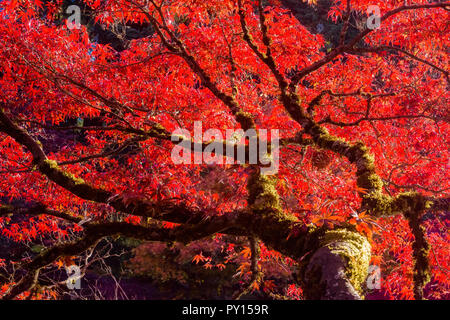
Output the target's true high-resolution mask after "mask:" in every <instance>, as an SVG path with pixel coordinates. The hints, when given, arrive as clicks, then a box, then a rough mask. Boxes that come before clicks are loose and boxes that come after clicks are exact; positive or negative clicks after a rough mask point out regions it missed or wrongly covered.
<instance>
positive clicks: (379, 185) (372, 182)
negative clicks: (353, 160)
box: [356, 171, 383, 191]
mask: <svg viewBox="0 0 450 320" xmlns="http://www.w3.org/2000/svg"><path fill="white" fill-rule="evenodd" d="M356 183H357V185H358V187H360V188H364V189H366V190H376V191H381V190H382V189H383V181H381V179H380V177H379V176H378V175H377V174H376V173H373V172H371V171H366V172H365V173H363V174H360V175H358V178H357V180H356Z"/></svg>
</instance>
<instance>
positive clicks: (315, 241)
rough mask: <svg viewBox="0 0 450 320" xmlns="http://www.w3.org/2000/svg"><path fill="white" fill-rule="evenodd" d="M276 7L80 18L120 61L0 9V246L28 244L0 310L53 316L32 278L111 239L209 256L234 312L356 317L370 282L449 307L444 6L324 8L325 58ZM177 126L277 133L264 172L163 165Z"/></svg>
mask: <svg viewBox="0 0 450 320" xmlns="http://www.w3.org/2000/svg"><path fill="white" fill-rule="evenodd" d="M285 2H288V1H278V0H268V1H262V0H259V1H258V0H225V1H224V0H209V1H194V0H170V1H169V0H167V1H164V0H105V1H100V0H85V1H84V5H85V7H86V8H89V10H90V16H91V17H92V19H93V21H94V22H93V23H94V24H95V25H96V26H98V27H99V28H101V29H102V30H112V31H111V32H113V33H115V35H116V38H117V39H119V40H121V41H122V42H121V44H122V46H123V47H122V48H121V50H116V49H115V48H113V47H112V45H111V44H107V43H106V44H101V43H100V42H96V41H93V40H92V39H91V38H90V34H89V28H90V27H91V26H92V25H89V24H86V23H85V22H83V21H82V22H81V26H79V28H68V27H67V25H66V24H65V23H63V22H61V21H64V20H62V19H61V15H62V14H64V13H61V8H62V7H63V4H65V1H62V0H53V1H44V2H43V1H41V0H4V1H1V2H0V19H1V23H0V154H1V157H0V173H1V178H0V201H1V202H2V203H1V204H2V206H1V207H0V237H2V238H3V239H8V241H14V242H19V243H23V244H26V245H28V247H30V248H31V247H32V246H33V245H34V247H33V248H34V249H33V250H30V251H29V252H27V253H26V254H23V255H21V256H20V257H7V258H2V259H0V268H1V269H0V296H2V297H3V299H13V298H27V297H28V298H38V299H48V298H55V297H56V296H55V291H54V287H49V286H46V285H45V283H48V282H45V281H43V277H44V276H43V274H44V273H45V271H46V270H50V269H52V268H56V267H58V266H59V267H61V266H62V265H64V264H65V265H66V266H67V265H71V264H73V263H74V262H73V261H74V259H75V260H76V259H77V257H79V256H80V255H82V254H83V253H84V252H86V251H88V250H90V249H91V248H93V247H95V246H96V245H97V243H98V242H99V241H100V240H101V239H103V238H105V237H112V236H123V237H131V238H136V239H140V240H145V241H149V242H169V243H173V242H176V243H180V244H188V243H190V242H193V241H198V240H199V239H202V241H203V242H202V243H203V244H205V246H206V244H207V243H208V242H214V243H216V244H217V247H220V248H222V249H223V251H224V252H226V253H227V254H229V256H230V257H231V255H232V254H234V255H238V256H239V257H240V259H239V263H238V264H239V266H238V269H237V270H236V272H237V273H238V274H239V275H240V276H241V277H242V288H241V290H239V291H238V292H237V293H236V295H235V296H234V297H235V298H239V297H241V296H242V295H243V294H245V293H248V292H250V291H257V290H261V291H264V292H266V293H268V294H271V295H272V296H273V297H275V298H276V297H281V296H280V293H282V294H284V295H287V296H289V297H291V298H292V297H302V298H307V299H357V298H361V297H363V296H364V295H365V294H367V288H366V278H367V272H368V271H367V270H368V268H369V265H375V266H379V267H380V268H381V273H382V282H381V285H382V290H383V292H384V294H385V295H387V296H388V297H390V298H394V299H398V298H404V299H411V298H416V299H422V298H424V296H425V297H426V298H432V299H442V298H445V297H447V298H448V293H449V281H448V270H449V268H450V266H449V260H448V254H449V252H448V241H449V232H448V209H449V207H448V192H447V191H448V189H449V183H448V173H447V171H446V170H447V169H448V145H449V144H448V133H449V129H450V127H449V113H448V110H449V109H448V99H449V95H448V88H449V71H448V68H447V65H448V61H449V60H448V49H449V45H450V42H449V38H448V35H449V34H450V32H449V19H448V10H449V9H450V2H442V1H435V2H430V1H414V3H410V4H405V2H404V1H398V0H388V1H367V0H351V1H330V2H329V3H330V5H329V7H328V8H327V9H328V18H329V21H332V22H334V23H335V24H336V25H338V26H340V31H339V37H338V40H337V41H335V43H333V42H331V41H328V40H327V39H325V38H324V36H322V35H321V34H319V33H317V32H316V31H315V26H314V27H313V28H311V26H305V25H303V24H302V23H301V22H299V20H298V19H296V17H295V16H293V14H292V12H291V11H290V10H288V9H287V8H286V7H285V5H284V4H285ZM319 2H320V1H319ZM407 2H409V1H407ZM308 5H309V6H311V7H314V6H316V5H317V1H308ZM373 5H377V6H378V9H379V10H380V12H381V17H375V18H376V19H378V18H379V23H380V25H379V27H378V28H370V27H369V23H368V22H367V23H366V20H367V21H368V19H371V18H374V17H370V16H369V17H368V16H367V15H368V14H367V9H368V7H369V6H373ZM130 25H137V26H147V27H148V28H149V29H150V30H151V32H149V34H148V35H147V36H145V37H135V38H134V39H130V38H126V37H125V36H126V30H127V26H130ZM350 29H352V32H350V31H349V30H350ZM195 121H201V122H202V126H203V130H207V129H210V128H215V129H219V130H221V131H222V132H225V130H226V129H238V128H242V129H244V130H248V129H268V130H270V129H277V130H279V132H280V140H279V143H280V150H279V152H280V159H279V162H280V163H279V171H278V172H277V173H276V174H273V175H267V174H263V173H262V172H261V169H260V167H259V166H258V165H256V164H243V165H236V164H217V165H203V164H191V165H180V164H175V163H174V162H173V161H172V159H171V152H172V149H173V147H174V142H172V140H171V132H173V131H174V130H175V129H178V128H183V129H187V130H189V131H190V132H193V129H194V122H195ZM184 139H187V138H184ZM224 143H240V144H244V145H245V144H246V143H248V141H247V142H246V141H241V142H231V141H224ZM188 145H189V148H191V147H192V149H194V143H193V141H191V140H189V141H188ZM208 145H209V142H204V143H203V144H202V145H201V148H204V149H206V148H207V147H208ZM244 148H245V146H244ZM204 149H203V150H204ZM248 152H249V150H248V149H247V154H248ZM239 239H240V240H239ZM242 239H248V241H249V242H248V245H244V246H239V247H236V246H234V244H233V243H237V242H239V241H240V243H242ZM36 244H39V245H40V247H39V248H38V249H36ZM201 248H202V247H201V246H200V247H199V248H197V249H199V250H196V251H195V250H194V251H192V252H190V254H191V256H190V257H189V260H190V261H191V263H193V264H200V265H203V266H204V267H205V268H208V269H212V268H216V269H217V270H218V271H220V270H222V269H224V268H226V265H227V264H228V263H230V261H231V260H230V259H222V260H220V259H218V258H217V259H216V258H214V257H211V256H208V255H206V254H205V252H204V250H201ZM147 249H148V250H156V249H155V248H154V247H151V246H149V247H148V248H147ZM0 258H1V257H0ZM235 261H237V260H235ZM162 262H164V259H162ZM282 265H283V267H284V268H289V270H294V268H295V270H297V273H296V276H295V277H294V278H295V279H294V280H293V283H292V284H291V285H289V286H288V287H285V288H277V284H276V283H274V281H273V280H271V279H270V277H269V275H270V273H274V272H276V268H277V266H280V268H281V266H282ZM269 266H270V267H269ZM294 281H295V283H294ZM424 289H425V290H424ZM283 290H284V291H283Z"/></svg>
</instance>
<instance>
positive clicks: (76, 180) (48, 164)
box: [44, 159, 86, 185]
mask: <svg viewBox="0 0 450 320" xmlns="http://www.w3.org/2000/svg"><path fill="white" fill-rule="evenodd" d="M44 165H45V166H46V167H47V168H50V169H51V170H55V171H59V172H60V173H61V174H62V175H63V176H64V177H66V178H67V179H69V180H71V181H72V183H73V184H75V185H79V184H85V183H86V182H85V181H84V180H83V179H81V178H77V177H76V176H74V175H73V174H71V173H70V172H68V171H63V170H61V168H60V167H59V166H58V163H57V162H56V161H54V160H49V159H46V160H44Z"/></svg>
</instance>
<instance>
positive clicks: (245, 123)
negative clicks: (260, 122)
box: [235, 110, 255, 130]
mask: <svg viewBox="0 0 450 320" xmlns="http://www.w3.org/2000/svg"><path fill="white" fill-rule="evenodd" d="M235 117H236V121H237V122H239V123H240V125H241V127H242V129H244V130H247V129H250V128H254V127H255V123H254V122H253V116H252V114H251V113H249V112H244V111H242V110H240V111H239V112H237V113H236V114H235Z"/></svg>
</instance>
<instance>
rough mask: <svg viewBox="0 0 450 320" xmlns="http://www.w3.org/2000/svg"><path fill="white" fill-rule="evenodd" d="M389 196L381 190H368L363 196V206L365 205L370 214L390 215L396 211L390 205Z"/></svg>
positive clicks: (391, 201) (390, 199)
mask: <svg viewBox="0 0 450 320" xmlns="http://www.w3.org/2000/svg"><path fill="white" fill-rule="evenodd" d="M392 203H393V200H392V198H391V197H389V196H387V195H384V194H383V193H381V191H375V192H370V193H368V194H365V195H364V196H363V207H367V208H368V210H369V211H370V214H372V215H374V216H391V215H393V214H396V213H397V211H396V210H395V209H394V208H393V206H392Z"/></svg>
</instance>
